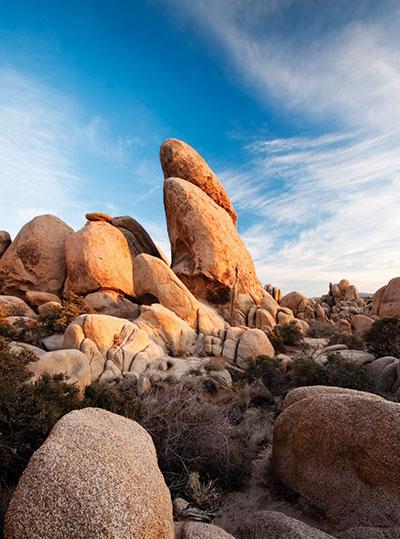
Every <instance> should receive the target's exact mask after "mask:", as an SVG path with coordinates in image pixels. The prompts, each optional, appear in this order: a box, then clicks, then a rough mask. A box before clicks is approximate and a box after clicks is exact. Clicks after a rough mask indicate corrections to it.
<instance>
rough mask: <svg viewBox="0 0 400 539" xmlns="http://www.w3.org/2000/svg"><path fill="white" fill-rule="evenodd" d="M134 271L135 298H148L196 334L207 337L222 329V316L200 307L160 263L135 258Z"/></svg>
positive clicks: (158, 260)
mask: <svg viewBox="0 0 400 539" xmlns="http://www.w3.org/2000/svg"><path fill="white" fill-rule="evenodd" d="M133 268H134V274H135V284H134V286H135V292H136V295H137V296H138V297H142V298H143V297H146V296H151V297H152V301H154V302H156V303H161V305H163V306H164V307H166V308H167V309H169V310H170V311H172V312H174V313H175V314H176V315H177V316H179V318H181V319H182V320H185V321H186V322H187V323H188V324H189V325H190V326H191V327H192V328H194V329H196V330H197V331H200V332H203V333H209V332H210V331H212V330H213V329H215V328H217V329H219V328H223V327H225V325H226V323H225V321H224V320H223V319H222V318H221V316H219V315H218V314H217V313H216V312H214V311H213V309H211V308H210V307H208V306H206V305H203V304H201V303H200V302H199V301H198V300H197V299H196V298H195V297H194V296H193V294H192V293H191V292H190V291H189V290H188V289H187V288H186V286H185V285H184V284H183V283H182V281H180V280H179V279H178V277H177V276H176V275H175V273H174V272H173V271H172V270H171V268H170V267H169V266H167V265H166V264H165V263H164V262H163V261H162V260H160V259H158V258H154V257H152V256H150V255H147V254H142V255H139V256H137V257H136V258H135V260H134V263H133Z"/></svg>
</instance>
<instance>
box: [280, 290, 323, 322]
mask: <svg viewBox="0 0 400 539" xmlns="http://www.w3.org/2000/svg"><path fill="white" fill-rule="evenodd" d="M280 306H281V307H287V308H289V309H290V310H291V311H292V312H293V314H294V316H295V317H296V318H300V319H301V320H312V319H313V318H315V315H314V309H313V308H312V307H311V305H310V302H309V301H308V299H307V298H306V297H305V296H304V295H303V294H302V293H301V292H297V291H295V292H289V294H286V296H283V298H282V300H281V302H280Z"/></svg>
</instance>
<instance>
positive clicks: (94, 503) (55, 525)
mask: <svg viewBox="0 0 400 539" xmlns="http://www.w3.org/2000/svg"><path fill="white" fill-rule="evenodd" d="M28 535H29V537H49V538H50V537H51V538H54V539H56V538H60V539H61V538H63V539H74V538H76V537H87V538H89V537H93V538H94V537H115V538H116V537H138V538H139V537H142V538H146V539H160V538H161V537H162V538H163V539H173V537H174V525H173V520H172V503H171V498H170V494H169V491H168V489H167V487H166V485H165V482H164V479H163V477H162V475H161V472H160V470H159V468H158V465H157V456H156V452H155V449H154V445H153V442H152V440H151V438H150V436H149V434H148V433H147V432H146V431H145V430H144V429H143V428H142V427H141V426H140V425H138V424H137V423H135V422H134V421H131V420H130V419H127V418H125V417H122V416H120V415H116V414H112V413H110V412H107V411H105V410H100V409H98V408H86V409H84V410H79V411H74V412H70V413H69V414H67V415H65V416H64V417H63V418H62V419H60V420H59V421H58V423H57V424H56V425H55V427H54V428H53V430H52V431H51V433H50V435H49V437H48V438H47V440H46V441H45V442H44V444H43V445H42V446H41V447H40V449H39V450H38V451H36V453H34V455H33V456H32V458H31V460H30V461H29V464H28V466H27V468H26V470H25V471H24V473H23V475H22V477H21V479H20V481H19V483H18V486H17V488H16V490H15V492H14V495H13V497H12V500H11V502H10V505H9V508H8V511H7V515H6V522H5V538H6V539H20V538H21V539H22V538H26V537H27V536H28Z"/></svg>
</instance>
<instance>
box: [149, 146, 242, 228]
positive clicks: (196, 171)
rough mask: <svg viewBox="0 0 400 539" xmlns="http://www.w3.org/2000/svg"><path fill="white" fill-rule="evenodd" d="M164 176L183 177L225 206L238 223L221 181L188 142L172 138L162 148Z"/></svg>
mask: <svg viewBox="0 0 400 539" xmlns="http://www.w3.org/2000/svg"><path fill="white" fill-rule="evenodd" d="M160 161H161V166H162V169H163V172H164V178H165V179H167V178H173V177H176V178H182V179H183V180H186V181H187V182H190V183H192V184H193V185H196V186H197V187H199V188H200V189H201V190H202V191H204V192H205V193H206V194H207V195H208V196H209V197H210V198H212V200H214V202H215V203H216V204H218V206H220V207H221V208H223V209H224V210H225V211H226V212H227V213H228V214H229V215H230V217H231V219H232V221H233V224H234V225H236V221H237V215H236V212H235V210H234V209H233V206H232V204H231V201H230V200H229V197H228V195H227V193H226V191H225V189H224V188H223V187H222V185H221V183H220V181H219V180H218V178H217V177H216V175H215V174H214V172H213V171H212V170H211V169H210V167H209V166H208V165H207V163H206V162H205V161H204V159H203V158H202V157H201V156H200V155H199V154H198V153H197V152H196V150H194V149H193V148H192V147H191V146H189V144H186V142H182V141H181V140H177V139H174V138H170V139H167V140H165V141H164V142H163V143H162V145H161V148H160Z"/></svg>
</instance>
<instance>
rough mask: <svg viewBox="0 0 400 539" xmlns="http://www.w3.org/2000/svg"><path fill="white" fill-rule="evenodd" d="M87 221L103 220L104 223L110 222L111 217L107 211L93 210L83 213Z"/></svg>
mask: <svg viewBox="0 0 400 539" xmlns="http://www.w3.org/2000/svg"><path fill="white" fill-rule="evenodd" d="M85 217H86V219H87V220H88V221H105V222H106V223H112V218H111V217H110V216H109V215H107V213H100V212H93V213H87V214H86V215H85Z"/></svg>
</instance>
